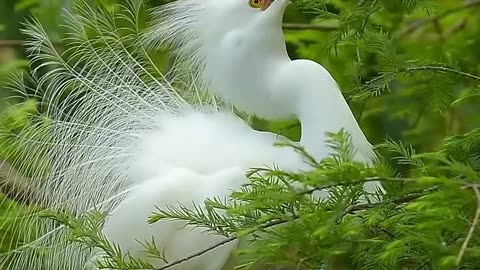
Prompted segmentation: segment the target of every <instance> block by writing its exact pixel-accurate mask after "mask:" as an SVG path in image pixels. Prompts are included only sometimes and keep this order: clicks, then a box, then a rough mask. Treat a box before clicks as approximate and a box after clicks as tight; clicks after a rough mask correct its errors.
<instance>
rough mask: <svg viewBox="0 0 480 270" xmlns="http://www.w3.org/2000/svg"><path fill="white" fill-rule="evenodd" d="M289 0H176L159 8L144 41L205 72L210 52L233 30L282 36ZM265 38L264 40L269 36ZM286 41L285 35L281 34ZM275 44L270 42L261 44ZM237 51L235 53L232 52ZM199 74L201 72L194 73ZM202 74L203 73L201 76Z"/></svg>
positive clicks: (251, 36)
mask: <svg viewBox="0 0 480 270" xmlns="http://www.w3.org/2000/svg"><path fill="white" fill-rule="evenodd" d="M288 2H289V0H177V1H174V2H171V3H168V4H165V5H162V6H160V7H158V8H157V9H156V10H155V11H154V12H153V18H154V20H153V22H152V24H151V27H150V29H149V31H147V33H146V34H145V40H146V42H147V44H148V45H149V46H152V45H153V47H154V48H158V47H164V46H167V47H170V49H173V52H174V53H175V54H176V58H177V60H179V62H182V61H184V62H188V69H189V70H190V71H192V70H193V71H194V72H196V71H198V72H200V73H201V72H202V69H203V68H204V67H205V64H206V61H208V60H209V59H207V58H208V56H207V55H209V54H210V55H211V53H212V50H215V49H216V48H218V47H219V46H220V44H221V43H222V41H224V38H225V37H226V36H227V35H229V34H230V33H233V32H238V31H244V33H247V35H245V36H246V38H245V39H250V38H255V37H257V38H259V37H260V38H261V37H262V36H265V37H267V38H268V36H269V35H268V33H272V32H275V33H276V34H277V35H281V31H282V28H281V27H282V18H283V14H284V11H285V8H286V6H287V4H288ZM267 38H264V39H267ZM281 40H282V42H283V37H282V39H281ZM262 46H265V47H273V46H270V44H262ZM231 53H235V52H230V54H231ZM195 75H198V74H195ZM199 77H201V76H199Z"/></svg>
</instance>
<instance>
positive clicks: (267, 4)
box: [261, 0, 275, 11]
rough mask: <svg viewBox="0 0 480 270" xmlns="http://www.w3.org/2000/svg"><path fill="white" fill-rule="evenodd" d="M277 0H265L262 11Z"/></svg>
mask: <svg viewBox="0 0 480 270" xmlns="http://www.w3.org/2000/svg"><path fill="white" fill-rule="evenodd" d="M273 1H275V0H263V5H262V7H261V10H262V11H265V10H267V8H268V7H269V6H270V5H271V4H272V3H273Z"/></svg>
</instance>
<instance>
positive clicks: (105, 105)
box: [0, 1, 217, 270]
mask: <svg viewBox="0 0 480 270" xmlns="http://www.w3.org/2000/svg"><path fill="white" fill-rule="evenodd" d="M140 8H141V1H129V2H128V5H126V6H125V7H124V10H123V12H120V13H117V14H113V13H109V12H107V11H105V10H102V9H101V8H99V7H98V6H97V5H96V4H95V3H94V2H93V1H83V2H82V1H80V3H79V4H78V5H77V6H76V7H75V9H74V12H73V13H72V14H69V15H68V22H67V28H68V29H67V30H68V31H67V32H68V34H69V36H68V38H67V39H66V41H67V42H68V44H69V47H68V48H69V49H68V50H67V51H65V52H64V53H62V54H60V53H59V52H58V51H57V49H56V48H55V46H54V45H53V44H52V42H51V41H50V40H49V38H48V36H47V34H46V33H45V31H44V30H43V28H42V27H41V26H40V24H39V23H38V22H33V23H31V24H28V25H27V28H26V30H25V33H26V34H27V35H28V44H27V47H28V48H29V49H28V51H29V53H30V57H31V69H32V72H31V74H32V76H33V78H34V80H35V85H36V86H35V87H36V88H35V89H30V88H28V86H26V85H25V84H24V83H22V82H21V81H20V80H19V81H17V83H15V84H13V85H12V87H13V88H15V89H16V90H18V91H19V94H22V95H24V94H25V93H24V92H25V91H35V93H37V96H38V97H39V98H41V105H42V106H43V107H45V108H46V110H45V114H46V115H47V116H48V119H50V120H48V121H47V123H45V121H43V122H42V121H41V119H38V124H36V125H34V126H32V127H30V128H29V129H28V130H23V131H22V132H21V133H20V134H19V135H18V136H17V138H16V139H17V141H18V142H20V143H21V144H24V145H25V148H28V149H29V151H28V158H26V159H25V157H23V158H22V159H18V160H17V162H15V163H14V165H15V166H16V167H18V168H19V170H20V171H22V172H25V174H27V175H29V176H30V177H29V180H28V181H29V182H28V186H26V187H25V188H26V190H24V192H28V193H31V194H35V196H36V201H37V203H38V204H39V205H40V206H41V207H44V208H48V209H53V210H64V211H66V212H68V213H70V214H73V215H77V216H79V215H82V214H84V213H87V212H88V211H91V210H93V209H100V210H102V211H105V212H107V213H109V212H111V211H112V210H113V209H114V208H115V207H116V206H117V205H118V204H119V203H120V202H121V201H122V200H123V199H124V198H125V196H126V194H128V191H129V190H130V189H131V188H132V187H133V186H134V185H135V184H136V183H132V180H131V179H132V177H129V175H128V170H129V169H130V165H131V158H132V152H133V151H134V150H135V149H133V148H132V146H134V145H136V144H137V142H138V138H139V137H140V136H141V135H142V134H148V133H149V132H152V130H155V129H158V128H165V127H158V126H156V125H155V123H158V117H161V116H162V115H164V116H165V117H168V116H169V115H176V114H182V113H183V114H184V113H188V112H189V111H196V110H199V109H200V110H207V109H210V110H211V109H213V110H214V111H216V110H217V107H216V105H215V102H214V101H212V100H209V99H208V98H205V95H203V94H201V93H200V92H199V91H197V88H196V87H192V85H188V86H187V85H184V84H183V85H182V84H181V83H180V82H179V81H174V80H172V79H170V80H167V79H166V78H165V77H164V75H163V74H162V73H161V72H160V71H159V70H158V69H157V68H156V66H155V65H154V63H153V62H152V60H151V59H150V57H149V55H148V54H147V53H146V51H145V50H144V47H143V46H142V45H141V43H140V41H139V40H140V38H139V35H140V33H139V32H136V30H137V31H138V25H139V22H138V16H139V13H140ZM117 23H120V24H122V23H123V24H124V25H127V26H128V27H123V28H119V27H118V25H117ZM132 29H133V30H132ZM175 30H176V31H178V29H175ZM92 31H93V36H94V37H93V38H92V36H91V35H92ZM172 35H173V33H172ZM19 79H22V78H19ZM173 83H176V84H177V85H176V86H175V87H174V86H172V84H173ZM182 86H183V87H185V88H187V87H188V88H187V89H188V91H183V90H181V89H182ZM36 121H37V120H36ZM32 134H48V136H42V137H40V135H37V136H36V137H34V138H32V137H31V135H32ZM10 154H12V153H10ZM22 160H23V161H22ZM34 160H37V161H38V160H40V161H42V162H44V163H43V164H40V165H44V166H36V167H34V166H33V165H31V164H33V163H34V162H30V161H34ZM30 163H31V164H30ZM45 167H48V171H49V173H47V174H45V172H44V170H42V169H40V168H45ZM30 208H31V209H30V213H27V214H26V215H24V216H17V217H14V218H15V219H16V221H15V222H13V223H9V224H12V226H16V227H18V228H21V227H22V228H24V227H25V226H27V227H28V226H31V228H32V229H31V230H30V231H29V230H23V231H22V233H24V234H26V235H25V236H24V239H28V241H27V242H25V243H23V244H22V245H21V246H20V247H16V248H13V249H12V250H11V251H9V252H8V253H4V254H1V255H2V261H1V263H0V265H1V266H2V267H1V268H2V269H3V268H5V269H18V270H22V269H83V265H84V264H85V263H86V262H87V261H88V260H89V256H90V254H89V252H88V251H86V250H83V247H79V246H77V245H75V244H70V243H66V242H65V239H64V237H65V231H64V229H63V228H61V227H59V226H58V224H55V222H53V221H50V220H46V219H42V218H38V217H37V214H36V213H37V212H38V211H42V209H38V207H37V206H31V207H30ZM12 212H13V209H12ZM12 218H13V217H12ZM145 222H146V220H145ZM9 226H10V225H9ZM4 229H6V230H9V229H10V230H13V228H4ZM2 242H3V241H2Z"/></svg>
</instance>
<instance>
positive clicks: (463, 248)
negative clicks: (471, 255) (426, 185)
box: [455, 185, 480, 266]
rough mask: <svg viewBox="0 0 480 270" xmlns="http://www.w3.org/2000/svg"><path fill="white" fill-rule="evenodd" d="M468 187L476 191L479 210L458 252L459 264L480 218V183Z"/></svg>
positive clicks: (457, 261) (457, 262) (457, 263)
mask: <svg viewBox="0 0 480 270" xmlns="http://www.w3.org/2000/svg"><path fill="white" fill-rule="evenodd" d="M468 187H469V188H471V189H473V192H475V197H476V198H477V210H476V211H475V216H474V217H473V221H472V226H470V229H469V230H468V234H467V237H466V238H465V241H463V244H462V248H461V249H460V252H459V253H458V256H457V260H456V262H455V263H456V265H457V266H459V265H460V262H461V261H462V258H463V255H465V251H466V250H467V247H468V243H469V242H470V239H472V237H473V233H474V232H475V228H476V227H477V224H478V221H479V219H480V191H479V189H478V188H479V185H470V186H468Z"/></svg>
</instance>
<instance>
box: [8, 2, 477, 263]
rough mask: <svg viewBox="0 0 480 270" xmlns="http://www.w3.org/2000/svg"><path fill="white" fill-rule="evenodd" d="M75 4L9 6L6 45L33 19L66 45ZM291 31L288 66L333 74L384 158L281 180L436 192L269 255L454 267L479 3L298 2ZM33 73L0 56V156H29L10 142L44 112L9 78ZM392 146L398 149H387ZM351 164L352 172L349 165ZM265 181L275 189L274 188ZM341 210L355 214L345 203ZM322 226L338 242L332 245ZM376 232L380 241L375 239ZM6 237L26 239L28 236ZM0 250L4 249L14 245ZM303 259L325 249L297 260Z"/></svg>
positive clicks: (465, 195) (473, 105)
mask: <svg viewBox="0 0 480 270" xmlns="http://www.w3.org/2000/svg"><path fill="white" fill-rule="evenodd" d="M98 2H101V4H102V5H105V6H106V7H107V8H109V9H112V10H115V9H116V8H117V7H118V3H117V1H114V0H101V1H98ZM118 2H120V1H118ZM163 2H166V1H150V2H149V5H150V6H153V5H160V4H162V3H163ZM71 5H72V3H71V0H18V1H2V2H0V40H22V39H23V36H22V35H21V33H20V29H21V24H22V22H24V21H25V19H26V18H28V16H30V15H31V14H33V15H35V16H36V17H37V18H38V19H39V20H40V21H41V22H42V24H43V25H44V27H45V28H46V30H47V31H48V33H49V35H50V36H51V38H52V40H53V41H55V42H59V46H61V38H62V36H63V35H64V33H63V30H62V28H61V27H60V25H61V24H62V20H63V19H62V16H61V10H62V9H66V10H68V9H69V8H70V7H71ZM285 23H286V25H285V39H286V41H287V46H288V50H289V53H290V55H291V57H292V58H309V59H312V60H315V61H317V62H319V63H321V64H323V65H324V66H325V67H326V68H327V70H329V71H330V72H331V73H332V74H333V76H334V78H335V79H336V80H337V81H338V83H339V84H340V86H341V89H342V91H343V92H344V95H345V97H346V98H347V100H348V101H349V104H350V105H351V107H352V110H353V111H354V113H355V115H356V116H357V118H358V120H359V121H360V124H361V126H362V128H363V130H364V132H365V133H366V135H367V137H368V138H369V140H370V141H371V142H372V143H373V144H382V143H383V144H382V145H381V146H383V147H381V148H380V149H379V151H380V153H382V154H383V155H384V156H385V158H386V159H385V164H382V165H381V166H379V167H377V168H375V169H372V171H369V170H368V169H366V168H362V167H361V166H360V167H359V165H358V164H356V165H355V164H354V165H351V164H350V165H351V166H352V167H350V169H351V168H356V169H355V170H356V171H357V173H355V172H352V171H355V170H354V169H351V171H349V173H347V172H346V171H344V170H345V169H346V167H345V166H347V165H348V164H347V165H345V164H344V163H342V162H340V163H338V164H337V163H335V164H334V165H335V166H334V165H332V164H328V163H326V164H323V165H319V167H318V170H319V171H321V172H323V173H324V174H326V175H330V176H331V178H330V179H326V180H325V181H323V182H318V181H319V180H318V179H317V178H318V175H319V173H318V172H319V171H317V174H314V175H306V176H305V175H304V176H302V177H300V176H292V175H286V176H285V175H281V174H280V176H282V177H286V178H287V181H292V182H295V181H307V180H308V179H310V180H308V181H310V182H311V183H312V182H315V181H317V182H315V184H313V186H317V187H318V186H323V185H328V184H332V183H334V182H335V181H337V182H339V183H340V182H342V181H343V182H345V181H346V180H348V181H352V182H355V181H354V180H352V179H357V180H361V179H359V177H360V176H362V174H361V173H358V172H362V173H367V174H368V175H376V176H380V177H383V178H384V179H390V180H391V179H394V178H395V177H398V178H401V179H410V180H415V181H414V182H415V183H414V184H411V185H410V184H405V183H404V182H402V183H400V184H399V183H396V182H395V183H387V184H386V189H387V190H388V191H389V192H391V194H390V195H391V198H397V197H398V196H400V195H402V194H409V193H411V192H412V190H422V189H425V190H429V189H430V188H432V187H436V188H437V190H436V191H438V190H440V191H438V192H435V193H433V194H430V195H428V196H427V197H424V198H423V199H421V200H418V201H416V202H415V203H410V204H409V205H408V206H407V207H405V208H396V206H395V205H396V203H390V204H385V205H383V206H382V207H378V208H376V207H371V209H372V210H371V211H370V212H368V213H367V214H366V215H363V216H357V215H348V216H346V218H345V220H344V221H345V222H343V223H341V224H340V225H339V226H337V227H335V226H333V227H322V226H320V225H318V224H320V223H321V222H320V221H319V220H322V219H324V220H329V219H331V218H332V217H331V216H330V215H332V214H335V213H334V212H333V213H327V212H326V213H325V214H324V215H318V216H316V217H315V218H312V219H305V220H302V221H304V222H305V223H303V224H302V223H301V222H300V224H301V225H302V226H303V227H302V226H300V227H298V226H297V227H295V226H293V227H288V226H286V227H285V228H283V227H282V229H279V230H278V231H277V232H276V234H274V233H272V235H270V236H273V239H275V241H277V242H275V243H274V244H277V246H273V245H274V244H272V243H271V242H268V243H266V242H262V240H259V246H260V247H261V248H262V251H263V253H261V254H262V255H263V257H264V258H267V261H268V260H270V261H276V262H281V263H284V264H286V265H292V264H295V263H296V264H297V265H298V264H299V261H301V260H302V259H305V258H308V259H305V260H304V261H305V262H306V263H305V264H304V267H307V269H309V268H308V266H309V265H312V268H311V269H314V268H313V265H315V264H316V263H319V262H320V261H322V260H324V259H325V258H324V257H325V256H326V255H325V254H327V255H328V256H329V259H331V258H334V257H335V256H340V255H344V254H348V252H357V253H356V254H357V255H358V254H361V253H362V252H363V253H364V254H365V256H371V258H361V256H358V257H353V258H354V259H353V260H354V261H353V262H351V265H356V266H358V268H359V269H439V268H445V269H453V268H455V267H456V260H457V258H458V255H457V254H458V252H459V250H460V247H461V245H462V243H463V242H464V240H465V235H466V234H467V232H468V230H469V229H470V228H471V227H472V222H471V220H474V214H475V205H476V201H475V194H474V193H475V192H474V191H475V190H477V189H476V186H475V185H477V184H479V183H480V175H479V170H480V161H479V158H480V154H479V153H480V133H479V130H478V129H479V128H480V77H479V76H480V49H479V48H480V1H475V0H470V1H455V0H438V1H427V0H401V1H400V0H399V1H391V0H358V1H343V0H297V1H293V3H292V5H291V6H290V7H289V8H288V10H287V12H286V15H285ZM157 57H158V61H159V63H166V62H167V61H166V60H167V56H165V55H160V54H159V55H158V56H157ZM26 65H27V62H26V61H25V52H24V51H23V49H22V48H21V47H19V46H16V45H8V44H7V45H5V46H0V99H2V100H3V101H1V102H0V154H2V153H6V152H7V151H5V150H6V149H7V148H11V147H14V148H15V147H19V148H21V146H18V145H16V144H15V140H14V134H15V132H16V130H17V129H20V128H21V127H22V125H28V121H29V118H28V115H29V114H30V113H34V108H35V106H36V103H35V101H34V100H30V99H29V98H31V97H16V96H15V93H13V92H12V91H9V90H8V88H7V87H6V86H7V82H8V80H7V77H8V76H9V75H10V74H12V73H13V72H15V71H17V70H19V69H23V68H25V67H26ZM252 125H253V126H254V127H255V128H257V129H261V130H272V131H275V132H279V133H281V134H284V135H287V136H289V137H290V138H293V139H297V138H298V137H299V128H298V124H297V122H296V121H295V120H292V121H285V122H268V121H265V120H262V119H256V118H254V119H253V121H252ZM12 134H13V135H12ZM386 138H390V139H389V141H388V142H387V143H384V142H385V139H386ZM396 141H402V144H403V145H404V146H409V145H412V147H413V148H414V149H416V152H415V151H413V150H411V148H408V147H403V146H402V145H400V144H399V143H394V142H396ZM20 152H21V151H20ZM415 153H422V154H423V156H422V155H420V156H419V155H417V154H415ZM432 157H434V158H432ZM13 158H21V155H19V156H15V157H12V156H8V157H7V156H0V161H1V160H7V161H8V159H13ZM326 162H328V161H326ZM343 162H346V163H348V162H349V160H348V158H345V159H344V160H343ZM0 163H1V162H0ZM357 165H358V166H357ZM322 166H323V167H322ZM340 172H342V173H340ZM276 176H277V177H278V176H279V175H276ZM364 176H365V175H363V177H364ZM0 177H1V175H0ZM316 177H317V178H316ZM333 178H335V179H333ZM360 178H361V177H360ZM306 179H307V180H306ZM312 179H316V180H312ZM395 179H396V178H395ZM0 180H1V178H0ZM257 180H258V181H257V183H263V182H262V180H261V179H257ZM457 180H458V181H457ZM2 181H3V180H2ZM265 181H266V182H265V183H270V184H271V185H273V186H274V187H275V185H274V184H275V183H274V181H270V182H269V181H268V180H265ZM343 182H342V183H343ZM386 182H394V181H386ZM451 182H453V183H451ZM353 184H355V183H353ZM357 184H358V183H357ZM257 187H258V186H257ZM277 188H278V189H277V190H276V191H277V192H279V191H284V192H285V193H288V192H289V191H288V190H283V189H282V188H284V187H280V186H278V187H277ZM254 191H255V190H250V191H248V190H246V191H245V193H244V194H243V197H242V194H240V195H238V194H237V195H238V197H237V199H240V200H247V199H248V196H247V195H251V196H253V195H252V194H255V192H254ZM257 191H258V190H257ZM262 192H267V191H262ZM245 196H247V197H245ZM395 196H396V197H395ZM283 199H285V198H283ZM283 199H279V201H281V200H283ZM384 199H385V198H384ZM387 199H388V198H387ZM252 200H253V199H252ZM392 202H394V200H393V201H392ZM9 203H12V204H14V202H9ZM270 203H272V202H270ZM304 203H305V205H306V206H312V205H310V204H309V203H313V202H304ZM337 203H338V205H345V204H347V205H348V203H349V202H345V201H343V202H337ZM272 204H274V203H272ZM338 205H337V206H338ZM7 207H8V205H5V204H2V206H1V207H0V218H1V219H3V220H6V221H8V218H9V217H8V216H6V215H3V216H2V213H1V211H2V209H3V210H5V209H7ZM388 207H390V208H388ZM19 211H22V210H21V207H19ZM234 212H235V211H234ZM177 214H181V213H177ZM234 214H235V213H234ZM237 214H238V215H239V216H241V215H242V213H237ZM166 216H168V215H166ZM177 218H178V216H177ZM307 221H308V222H314V221H316V222H318V224H315V226H318V227H319V228H318V230H317V231H316V233H317V234H316V235H317V236H319V238H318V239H316V240H315V241H313V240H312V239H301V235H300V231H299V232H298V234H295V235H293V234H292V231H291V229H292V228H295V229H299V230H300V229H302V230H304V231H305V232H309V230H312V228H313V227H315V226H313V225H312V224H309V223H308V222H307ZM2 223H3V222H2ZM5 224H6V223H5ZM399 224H400V225H404V226H399ZM237 225H238V224H237ZM244 225H245V224H244ZM238 226H240V225H238ZM240 227H241V226H240ZM322 228H323V229H324V230H327V229H330V230H331V231H332V232H333V233H332V234H331V235H329V236H328V237H327V236H325V235H324V234H325V232H324V231H321V229H322ZM289 230H290V231H289ZM378 231H382V232H383V233H384V235H382V236H379V233H378ZM385 231H386V232H385ZM0 233H1V234H3V235H2V238H3V236H4V235H9V234H11V232H9V231H5V230H3V229H2V228H0ZM474 234H475V236H474V237H473V238H472V239H471V240H470V241H471V242H470V243H471V244H470V245H471V248H469V249H468V251H467V253H468V255H467V256H466V257H467V259H466V261H467V263H466V264H465V265H463V267H464V269H478V268H476V267H477V266H478V265H480V264H479V263H480V260H479V259H478V258H479V254H480V253H479V250H480V246H479V244H478V243H479V242H480V239H479V237H478V233H476V232H475V230H474ZM279 235H282V236H284V237H288V236H290V237H291V238H292V239H286V238H282V237H279ZM367 235H370V236H371V235H374V236H373V237H368V236H367ZM9 237H11V238H14V240H15V241H20V242H21V241H22V240H21V235H13V236H9ZM302 237H305V238H309V237H310V236H308V235H303V236H302ZM322 237H323V238H322ZM347 238H348V239H347ZM269 239H271V238H269ZM299 239H301V240H299ZM319 239H321V240H323V241H324V242H322V243H324V244H325V245H324V246H322V243H318V242H316V241H318V240H319ZM352 239H361V240H362V241H371V243H372V244H371V245H360V248H359V247H358V246H354V245H352V246H348V247H345V246H338V245H335V243H337V242H338V243H343V244H346V243H348V244H349V245H350V244H352V242H354V241H353V240H352ZM287 240H290V241H292V242H294V243H295V244H297V245H302V244H304V245H305V247H299V246H296V247H294V248H292V249H291V250H289V251H290V253H288V255H291V257H289V258H287V259H285V258H286V257H288V256H286V255H285V254H286V253H283V255H284V256H283V257H281V256H280V255H281V254H279V253H276V251H275V250H276V249H278V247H280V246H281V247H283V248H285V247H286V246H285V245H282V243H283V242H285V241H287ZM422 240H423V241H422ZM442 241H443V242H442ZM359 242H360V241H359ZM440 242H441V243H440ZM315 244H317V245H315ZM329 245H330V246H329ZM319 246H322V249H320V248H319ZM365 247H366V249H364V250H362V248H365ZM0 249H1V250H2V251H5V250H6V249H7V247H6V246H3V247H0ZM302 249H307V250H313V249H319V251H318V252H310V253H308V252H307V254H302V253H301V252H298V251H299V250H302ZM352 250H353V251H352ZM256 251H257V252H258V250H256ZM320 251H321V252H320ZM297 252H298V253H297ZM322 252H323V253H322ZM246 253H248V252H246ZM349 258H350V259H351V258H352V257H349ZM372 258H373V259H372ZM359 265H361V266H359ZM302 267H303V266H302ZM336 267H340V266H338V265H337V266H336ZM478 267H480V266H478ZM302 269H303V268H302Z"/></svg>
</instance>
